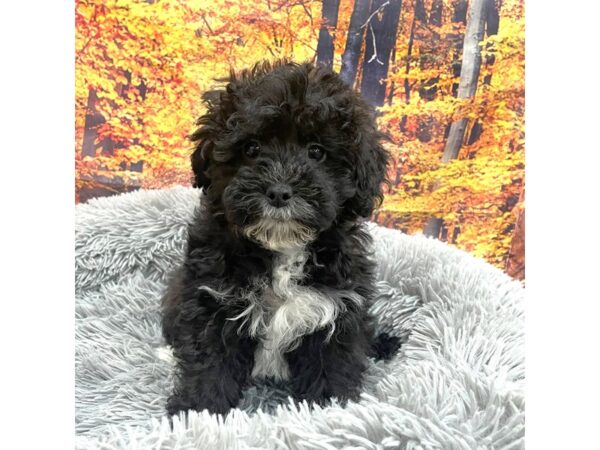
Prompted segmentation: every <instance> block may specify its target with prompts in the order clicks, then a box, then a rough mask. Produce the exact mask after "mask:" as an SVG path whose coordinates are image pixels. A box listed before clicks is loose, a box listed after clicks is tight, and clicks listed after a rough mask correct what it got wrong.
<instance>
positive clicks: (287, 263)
mask: <svg viewBox="0 0 600 450" xmlns="http://www.w3.org/2000/svg"><path fill="white" fill-rule="evenodd" d="M306 258H307V256H306V253H305V252H304V251H303V250H301V249H300V250H293V251H286V252H285V253H280V254H278V256H276V257H275V261H274V264H273V274H272V282H271V283H270V285H268V284H265V285H263V287H262V289H260V290H259V292H257V293H256V294H255V295H253V296H251V302H250V307H249V308H248V309H249V310H250V311H249V312H248V314H246V313H245V314H244V315H249V319H250V334H251V335H252V336H253V337H255V338H257V339H258V341H259V344H258V346H257V348H256V351H255V354H254V369H253V371H252V376H253V377H255V378H262V377H272V378H274V379H276V380H285V379H287V378H289V375H290V373H289V367H288V364H287V361H286V360H285V356H284V354H285V353H286V352H289V351H291V350H293V349H295V348H296V347H297V346H298V345H299V344H300V339H301V338H302V336H304V335H306V334H310V333H312V332H314V331H316V330H318V329H321V328H324V327H327V326H330V327H331V332H332V333H333V329H334V326H335V324H334V321H335V318H336V317H337V315H338V313H339V311H340V310H341V309H342V308H343V307H344V305H343V303H341V302H337V301H335V300H334V299H333V298H331V297H330V296H328V295H326V294H324V293H322V292H319V291H317V290H316V289H313V288H310V287H307V286H302V285H300V284H299V283H300V281H301V280H302V276H303V272H304V264H305V262H306Z"/></svg>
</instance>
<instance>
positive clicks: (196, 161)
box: [191, 135, 213, 190]
mask: <svg viewBox="0 0 600 450" xmlns="http://www.w3.org/2000/svg"><path fill="white" fill-rule="evenodd" d="M192 137H193V135H192ZM212 145H213V143H212V142H211V141H210V140H208V139H200V140H198V141H197V142H196V147H195V149H194V152H193V153H192V157H191V160H192V170H193V172H194V182H193V183H192V185H193V186H194V187H196V188H202V189H203V190H206V188H208V186H210V178H208V176H207V175H206V171H207V169H208V153H209V152H210V150H211V146H212Z"/></svg>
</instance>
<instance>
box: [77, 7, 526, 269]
mask: <svg viewBox="0 0 600 450" xmlns="http://www.w3.org/2000/svg"><path fill="white" fill-rule="evenodd" d="M523 9H524V6H523V0H355V1H354V0H255V1H246V0H219V1H214V0H127V1H125V0H77V3H76V55H75V58H76V149H75V158H76V177H75V181H76V201H78V202H84V201H87V200H88V199H90V198H92V197H96V196H103V195H111V194H115V193H121V192H127V191H131V190H135V189H139V188H160V187H166V186H171V185H175V184H184V185H189V184H190V180H191V173H190V163H189V155H190V150H191V146H190V142H189V141H188V140H187V138H186V136H187V135H188V134H189V133H190V132H191V131H192V130H193V124H194V121H195V119H196V118H197V117H198V116H200V115H201V114H202V104H201V102H200V95H201V93H202V92H203V91H204V90H206V89H208V88H210V87H211V86H213V85H214V84H215V82H214V78H215V77H219V76H222V75H224V74H227V73H228V72H229V68H230V67H233V68H238V69H239V68H243V67H246V66H249V65H252V64H253V63H255V62H256V61H257V60H259V59H264V58H268V59H276V58H280V57H284V56H287V57H291V58H293V59H295V60H298V61H303V60H312V61H315V62H317V63H319V64H323V65H327V66H330V67H333V68H334V69H335V70H336V71H339V72H340V74H341V76H342V78H343V79H344V80H345V81H346V82H347V83H348V84H350V85H352V86H354V87H355V89H357V90H359V91H361V92H362V94H363V95H364V96H365V97H366V99H367V100H368V101H369V102H370V103H372V104H373V105H375V106H376V107H377V110H378V124H379V127H380V128H381V129H382V130H383V131H384V132H386V133H387V134H388V135H389V136H390V138H391V142H390V143H389V144H387V148H388V149H389V151H390V153H391V154H392V161H391V164H390V166H389V179H390V181H391V187H390V188H389V189H388V190H387V192H386V196H385V200H384V203H383V205H382V207H381V208H380V209H379V210H378V212H377V213H376V214H375V216H374V220H376V221H377V222H378V223H380V224H383V225H385V226H387V227H392V228H398V229H401V230H403V231H405V232H407V233H425V234H427V235H430V236H433V237H436V238H438V239H441V240H443V241H446V242H448V243H450V244H451V245H455V246H457V247H459V248H462V249H465V250H467V251H469V252H471V253H473V254H475V255H476V256H479V257H482V258H485V259H486V260H488V261H489V262H490V263H492V264H493V265H495V266H497V267H500V268H502V269H503V270H505V271H506V272H508V273H509V274H510V275H511V276H513V277H515V278H518V279H524V269H525V266H524V189H525V185H524V70H525V62H524V61H525V60H524V51H525V48H524V47H525V45H524V34H525V33H524V32H525V23H524V11H523Z"/></svg>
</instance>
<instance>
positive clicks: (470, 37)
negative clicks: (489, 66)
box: [442, 0, 491, 163]
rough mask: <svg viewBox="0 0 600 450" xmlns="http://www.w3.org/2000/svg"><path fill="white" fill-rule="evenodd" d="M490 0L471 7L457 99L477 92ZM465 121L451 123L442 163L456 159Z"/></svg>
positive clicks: (477, 1)
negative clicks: (482, 43)
mask: <svg viewBox="0 0 600 450" xmlns="http://www.w3.org/2000/svg"><path fill="white" fill-rule="evenodd" d="M490 1H491V0H474V1H473V3H472V6H471V14H470V17H469V21H468V23H467V29H466V30H465V40H464V43H463V57H462V63H461V70H460V82H459V84H458V91H457V97H458V98H471V97H473V95H475V91H476V90H477V80H478V78H479V70H480V68H481V48H480V46H479V43H480V42H481V41H482V40H483V30H484V23H485V22H484V20H485V12H486V11H485V10H486V5H487V3H488V2H490ZM466 121H467V119H466V118H465V119H459V120H457V121H455V122H454V123H452V126H451V127H450V133H449V135H448V140H447V141H446V147H445V148H444V154H443V156H442V162H443V163H447V162H448V161H450V160H452V159H456V157H457V156H458V152H459V151H460V147H461V145H462V141H463V138H464V134H465V127H466Z"/></svg>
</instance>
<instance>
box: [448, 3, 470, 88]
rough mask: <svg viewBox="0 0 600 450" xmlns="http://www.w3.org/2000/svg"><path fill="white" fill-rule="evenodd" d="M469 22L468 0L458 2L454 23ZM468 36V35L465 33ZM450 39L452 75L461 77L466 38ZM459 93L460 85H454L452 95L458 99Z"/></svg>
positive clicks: (453, 18) (453, 15)
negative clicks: (452, 44) (452, 52)
mask: <svg viewBox="0 0 600 450" xmlns="http://www.w3.org/2000/svg"><path fill="white" fill-rule="evenodd" d="M466 21H467V0H457V2H456V4H455V5H454V12H453V14H452V22H453V23H466ZM465 34H466V33H465ZM449 37H450V39H453V40H454V57H453V60H452V74H453V75H454V77H455V78H456V77H458V76H459V75H460V59H458V58H459V56H460V54H461V53H462V51H463V42H464V37H463V38H462V39H461V37H460V35H451V36H449ZM457 91H458V83H453V84H452V95H453V96H454V97H456V95H457Z"/></svg>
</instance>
